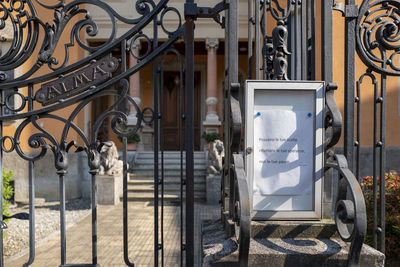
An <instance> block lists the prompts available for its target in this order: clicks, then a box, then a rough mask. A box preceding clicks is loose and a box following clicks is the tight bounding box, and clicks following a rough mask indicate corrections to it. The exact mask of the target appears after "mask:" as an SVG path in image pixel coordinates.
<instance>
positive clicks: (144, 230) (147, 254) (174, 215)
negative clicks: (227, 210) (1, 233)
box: [5, 202, 220, 267]
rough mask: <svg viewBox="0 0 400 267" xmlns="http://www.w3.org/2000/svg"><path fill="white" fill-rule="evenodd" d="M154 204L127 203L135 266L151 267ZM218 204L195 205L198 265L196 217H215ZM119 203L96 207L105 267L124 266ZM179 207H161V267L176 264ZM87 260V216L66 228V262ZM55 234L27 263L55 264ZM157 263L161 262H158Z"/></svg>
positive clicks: (10, 263)
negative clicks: (32, 260)
mask: <svg viewBox="0 0 400 267" xmlns="http://www.w3.org/2000/svg"><path fill="white" fill-rule="evenodd" d="M153 215H154V207H153V205H152V204H151V203H149V202H129V203H128V218H129V258H130V260H131V261H132V262H134V263H135V266H154V252H153V242H154V238H153V237H154V217H153ZM219 217H220V209H219V207H218V205H213V206H211V205H206V204H204V203H196V205H195V262H196V263H197V264H196V265H197V266H200V256H201V255H200V229H201V227H200V225H201V222H200V220H210V219H218V218H219ZM122 226H123V223H122V204H121V203H120V204H119V205H117V206H99V208H98V263H99V264H100V265H101V266H102V267H103V266H104V267H106V266H125V264H124V261H123V234H122V233H123V232H122V231H123V228H122ZM179 227H180V208H179V206H175V205H167V206H165V207H164V240H165V249H164V266H172V267H173V266H180V228H179ZM28 256H29V255H28V254H25V255H23V256H21V257H20V258H18V259H15V260H13V261H10V260H8V261H7V260H6V264H5V267H8V266H12V267H14V266H22V265H23V264H24V263H25V262H26V261H27V259H28ZM78 263H79V264H85V263H91V216H87V217H86V218H84V219H83V220H81V221H80V222H79V223H77V224H75V225H74V226H72V227H70V228H69V229H68V230H67V264H78ZM59 265H60V237H59V235H58V236H56V237H54V238H52V239H50V240H49V241H48V242H46V243H44V244H42V245H40V246H39V247H38V248H37V249H36V257H35V261H34V264H32V265H31V266H38V267H39V266H40V267H45V266H52V267H54V266H59ZM160 266H161V265H160Z"/></svg>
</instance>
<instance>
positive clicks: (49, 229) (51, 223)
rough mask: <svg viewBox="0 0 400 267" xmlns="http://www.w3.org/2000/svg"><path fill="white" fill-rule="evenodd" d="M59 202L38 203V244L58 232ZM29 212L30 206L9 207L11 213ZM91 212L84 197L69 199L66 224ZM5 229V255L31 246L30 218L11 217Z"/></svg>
mask: <svg viewBox="0 0 400 267" xmlns="http://www.w3.org/2000/svg"><path fill="white" fill-rule="evenodd" d="M59 207H60V205H59V202H45V203H41V204H36V209H35V225H36V231H35V234H36V245H37V244H38V243H40V241H41V240H45V239H46V237H48V236H50V235H52V234H56V233H58V232H59V229H60V209H59ZM20 212H24V213H29V206H28V205H24V206H18V207H17V206H15V207H10V208H9V213H10V214H16V213H20ZM89 214H90V204H89V202H88V201H85V200H82V199H75V200H70V201H67V203H66V224H67V227H69V226H71V225H73V224H74V223H76V222H78V221H80V220H82V219H83V218H85V217H86V216H87V215H89ZM7 226H8V228H7V229H6V230H5V231H4V232H5V238H4V256H5V257H10V256H13V255H15V254H17V253H20V252H22V251H24V250H27V249H28V248H29V220H18V219H14V218H13V219H11V220H9V221H8V223H7Z"/></svg>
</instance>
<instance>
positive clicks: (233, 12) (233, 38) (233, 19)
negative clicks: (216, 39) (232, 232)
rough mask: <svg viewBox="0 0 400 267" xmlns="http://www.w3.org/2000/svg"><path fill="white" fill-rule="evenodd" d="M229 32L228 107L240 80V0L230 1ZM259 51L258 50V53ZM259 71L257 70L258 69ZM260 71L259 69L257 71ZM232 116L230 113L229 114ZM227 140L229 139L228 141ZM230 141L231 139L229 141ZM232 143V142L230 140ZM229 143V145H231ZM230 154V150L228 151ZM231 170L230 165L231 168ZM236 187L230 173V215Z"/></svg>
mask: <svg viewBox="0 0 400 267" xmlns="http://www.w3.org/2000/svg"><path fill="white" fill-rule="evenodd" d="M228 16H229V17H228V21H229V23H228V33H229V40H228V45H229V50H228V51H229V52H228V61H229V69H228V99H227V101H228V107H230V101H231V100H230V97H231V93H232V92H231V88H232V84H234V83H237V82H238V73H239V64H238V62H239V53H238V52H239V44H238V27H239V24H238V0H231V1H230V3H229V9H228ZM257 52H258V51H256V53H257ZM256 71H257V70H256ZM257 72H258V73H259V70H258V71H257ZM227 112H228V114H230V112H231V111H230V110H227ZM229 118H230V115H229ZM230 138H232V137H231V136H230V137H229V139H228V140H230ZM228 140H227V141H228ZM228 142H229V141H228ZM229 143H230V142H229ZM229 143H228V145H229ZM228 154H230V152H229V153H228ZM228 160H229V161H228V162H226V164H228V166H230V164H231V162H230V159H229V157H228ZM228 171H230V167H229V170H228ZM234 188H235V181H234V177H233V176H231V175H229V212H230V216H233V212H234V205H235V203H234V202H233V201H234V199H235V198H234V196H233V194H234Z"/></svg>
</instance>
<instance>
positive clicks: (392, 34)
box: [356, 0, 400, 76]
mask: <svg viewBox="0 0 400 267" xmlns="http://www.w3.org/2000/svg"><path fill="white" fill-rule="evenodd" d="M399 8H400V3H399V1H390V0H389V1H388V0H385V1H371V0H369V1H363V4H362V5H361V7H360V10H359V16H358V18H357V29H356V40H357V51H358V55H359V56H360V58H361V59H362V60H363V62H364V63H365V64H366V65H367V66H368V67H370V68H372V69H373V70H374V71H376V72H378V73H381V74H387V75H395V76H400V65H399V63H398V62H399V60H398V58H399V57H400V44H399V40H400V28H399V27H400V12H399Z"/></svg>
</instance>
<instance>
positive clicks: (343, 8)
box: [332, 1, 358, 18]
mask: <svg viewBox="0 0 400 267" xmlns="http://www.w3.org/2000/svg"><path fill="white" fill-rule="evenodd" d="M332 9H333V10H337V11H340V12H341V13H342V15H343V17H345V18H357V17H358V6H357V5H345V4H343V3H342V2H338V1H334V3H333V7H332Z"/></svg>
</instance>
